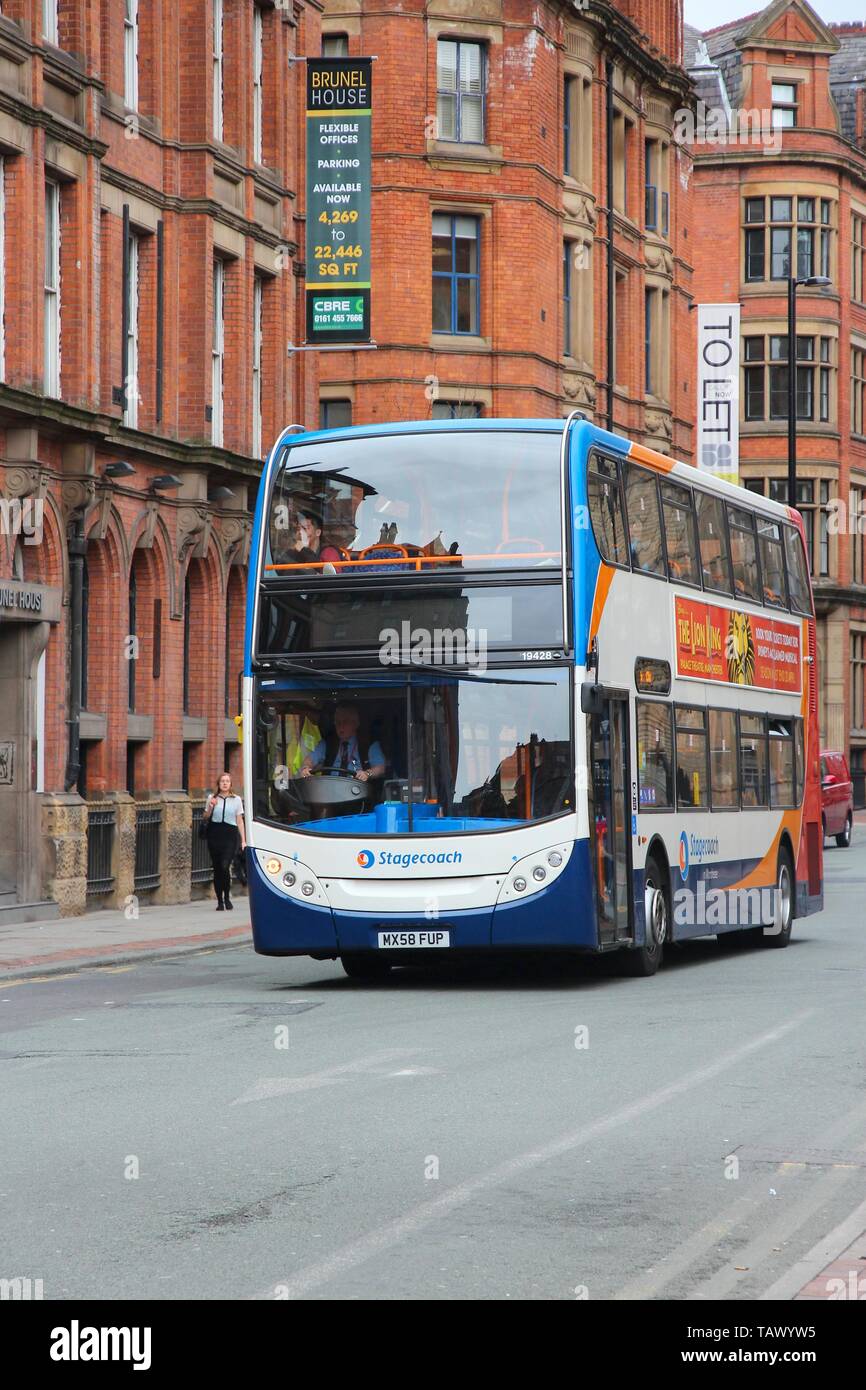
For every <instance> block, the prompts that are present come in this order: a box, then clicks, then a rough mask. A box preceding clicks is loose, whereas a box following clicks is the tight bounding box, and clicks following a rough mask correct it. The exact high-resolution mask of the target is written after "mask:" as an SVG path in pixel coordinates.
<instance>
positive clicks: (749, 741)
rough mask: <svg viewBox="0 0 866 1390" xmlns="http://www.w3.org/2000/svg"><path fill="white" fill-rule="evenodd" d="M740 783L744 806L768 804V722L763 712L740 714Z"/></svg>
mask: <svg viewBox="0 0 866 1390" xmlns="http://www.w3.org/2000/svg"><path fill="white" fill-rule="evenodd" d="M740 785H741V787H742V791H743V806H767V805H769V800H770V798H769V796H768V795H767V790H768V789H767V722H766V719H765V717H764V715H763V714H741V715H740Z"/></svg>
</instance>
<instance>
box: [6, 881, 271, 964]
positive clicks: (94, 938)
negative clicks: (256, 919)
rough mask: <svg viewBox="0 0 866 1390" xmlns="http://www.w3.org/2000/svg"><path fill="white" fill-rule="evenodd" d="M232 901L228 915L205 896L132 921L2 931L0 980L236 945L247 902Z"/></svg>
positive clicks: (83, 920) (244, 936) (108, 917)
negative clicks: (217, 908)
mask: <svg viewBox="0 0 866 1390" xmlns="http://www.w3.org/2000/svg"><path fill="white" fill-rule="evenodd" d="M234 902H235V908H234V911H233V912H217V911H216V904H215V902H214V900H213V898H207V899H204V900H202V901H200V902H190V903H178V904H177V905H176V906H174V907H143V908H142V909H141V913H140V916H139V917H138V919H137V920H136V919H133V920H128V919H127V918H126V917H125V916H124V913H123V911H122V910H119V911H116V912H88V913H85V915H84V916H83V917H60V918H55V919H54V920H53V921H49V922H22V923H16V924H14V925H9V926H7V927H2V928H0V980H8V979H9V978H11V977H12V976H13V975H14V976H20V977H22V978H24V977H27V976H32V975H53V974H60V973H64V972H66V971H68V970H69V968H70V967H72V968H73V969H75V968H80V967H82V966H93V965H119V964H121V963H125V962H128V961H135V960H147V959H149V958H150V959H152V958H154V957H156V956H171V955H183V954H188V953H189V952H191V951H200V950H204V949H206V948H207V949H213V948H215V947H219V946H237V945H242V944H244V943H245V942H248V941H249V939H250V915H249V910H248V907H247V898H246V896H245V895H244V896H243V897H239V898H235V900H234Z"/></svg>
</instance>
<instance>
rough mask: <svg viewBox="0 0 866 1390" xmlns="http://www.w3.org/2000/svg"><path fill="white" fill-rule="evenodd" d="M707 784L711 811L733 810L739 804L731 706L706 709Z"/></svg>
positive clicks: (734, 716)
mask: <svg viewBox="0 0 866 1390" xmlns="http://www.w3.org/2000/svg"><path fill="white" fill-rule="evenodd" d="M710 785H711V796H712V806H713V810H719V811H731V810H736V809H737V807H738V806H739V804H740V777H739V767H738V763H737V715H736V711H735V710H732V709H711V710H710Z"/></svg>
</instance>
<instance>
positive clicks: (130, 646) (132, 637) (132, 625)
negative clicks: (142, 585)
mask: <svg viewBox="0 0 866 1390" xmlns="http://www.w3.org/2000/svg"><path fill="white" fill-rule="evenodd" d="M137 607H138V580H137V579H136V577H135V565H133V567H132V569H131V570H130V573H129V616H128V619H127V631H126V658H127V664H128V666H129V671H128V673H127V679H128V691H129V712H130V714H132V713H133V712H134V711H135V670H136V666H137V664H138V663H137V656H138V653H137V651H136V647H137V643H138V613H137V611H136V610H137Z"/></svg>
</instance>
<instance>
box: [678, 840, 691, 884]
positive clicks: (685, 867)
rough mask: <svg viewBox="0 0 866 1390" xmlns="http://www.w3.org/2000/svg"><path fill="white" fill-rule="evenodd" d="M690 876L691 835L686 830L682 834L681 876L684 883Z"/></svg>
mask: <svg viewBox="0 0 866 1390" xmlns="http://www.w3.org/2000/svg"><path fill="white" fill-rule="evenodd" d="M688 876H689V837H688V835H687V834H686V832H685V831H683V833H682V835H680V878H681V879H682V881H683V883H685V881H686V879H687V878H688Z"/></svg>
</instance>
